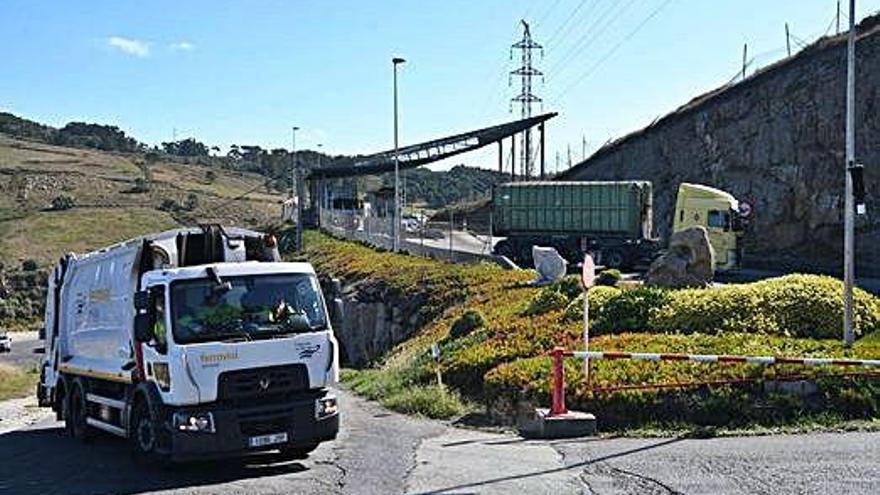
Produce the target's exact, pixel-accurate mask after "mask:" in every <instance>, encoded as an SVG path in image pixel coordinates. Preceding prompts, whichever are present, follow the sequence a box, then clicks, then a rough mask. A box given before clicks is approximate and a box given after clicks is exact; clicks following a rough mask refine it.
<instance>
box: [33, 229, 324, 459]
mask: <svg viewBox="0 0 880 495" xmlns="http://www.w3.org/2000/svg"><path fill="white" fill-rule="evenodd" d="M278 259H279V257H278V255H277V249H275V240H274V238H272V237H271V236H265V235H262V234H259V233H253V232H250V231H232V232H226V231H210V232H209V231H207V230H206V231H205V232H198V231H189V232H183V233H181V232H169V233H162V234H159V235H156V236H152V237H149V238H146V239H137V240H134V241H129V242H128V243H122V244H120V245H116V246H112V247H110V248H106V249H105V250H102V251H98V252H95V253H89V254H87V255H85V256H79V257H78V256H69V257H68V258H66V261H64V262H63V263H61V264H59V267H57V268H56V270H55V273H54V274H53V277H51V279H50V287H49V301H47V315H46V328H47V332H46V357H45V362H44V365H43V369H42V372H41V373H42V377H41V384H40V388H39V390H38V397H39V398H40V403H41V404H42V405H47V406H51V407H53V408H54V409H55V410H56V412H57V413H58V416H59V419H64V421H65V424H66V427H67V429H68V432H69V433H70V434H71V435H72V436H74V437H76V438H85V437H87V436H89V434H90V430H94V429H98V430H103V431H106V432H109V433H113V434H116V435H118V436H121V437H125V438H127V439H128V440H129V442H130V444H131V446H132V449H133V451H134V452H135V453H136V454H137V455H138V456H139V457H144V458H153V457H161V458H169V459H171V460H188V459H194V458H206V457H220V456H230V455H239V454H246V453H248V452H254V451H264V450H280V452H281V454H282V455H284V456H287V457H289V458H301V457H303V456H305V455H307V453H308V452H309V451H311V450H313V449H314V448H316V447H317V445H318V444H319V443H320V442H323V441H326V440H331V439H333V438H335V437H336V434H337V432H338V429H339V414H338V406H337V402H336V397H335V395H334V392H333V388H332V387H333V386H334V385H335V383H336V381H337V378H338V377H337V375H338V369H339V364H338V352H337V349H338V345H337V342H336V340H335V338H334V336H333V331H332V328H331V322H330V317H329V314H328V308H327V305H326V303H325V301H324V299H323V296H322V293H321V289H320V286H319V284H318V280H317V276H316V274H315V272H314V269H313V268H312V267H311V265H309V264H307V263H285V262H280V261H278Z"/></svg>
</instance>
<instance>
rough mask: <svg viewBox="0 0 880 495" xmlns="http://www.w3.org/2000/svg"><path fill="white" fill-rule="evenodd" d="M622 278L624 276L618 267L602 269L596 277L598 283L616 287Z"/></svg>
mask: <svg viewBox="0 0 880 495" xmlns="http://www.w3.org/2000/svg"><path fill="white" fill-rule="evenodd" d="M621 278H622V276H621V275H620V270H618V269H616V268H609V269H608V270H602V271H601V272H599V275H598V276H597V277H596V285H607V286H609V287H616V286H617V283H618V282H620V279H621Z"/></svg>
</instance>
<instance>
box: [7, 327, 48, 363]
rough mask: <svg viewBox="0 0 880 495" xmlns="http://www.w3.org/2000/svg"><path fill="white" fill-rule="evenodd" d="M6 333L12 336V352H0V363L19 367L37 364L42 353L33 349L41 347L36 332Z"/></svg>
mask: <svg viewBox="0 0 880 495" xmlns="http://www.w3.org/2000/svg"><path fill="white" fill-rule="evenodd" d="M7 335H9V336H10V337H12V352H4V353H0V363H6V364H11V365H14V366H19V367H30V366H37V365H39V363H40V360H42V359H43V355H42V354H37V353H35V352H34V350H36V349H38V348H41V347H43V344H42V342H41V341H40V340H38V338H37V337H38V335H37V332H9V333H8V334H7Z"/></svg>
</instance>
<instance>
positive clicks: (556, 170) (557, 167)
mask: <svg viewBox="0 0 880 495" xmlns="http://www.w3.org/2000/svg"><path fill="white" fill-rule="evenodd" d="M553 172H554V173H557V174H558V173H559V150H556V168H555V169H554V170H553Z"/></svg>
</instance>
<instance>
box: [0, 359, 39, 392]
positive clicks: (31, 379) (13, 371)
mask: <svg viewBox="0 0 880 495" xmlns="http://www.w3.org/2000/svg"><path fill="white" fill-rule="evenodd" d="M38 380H39V373H37V370H36V369H32V370H27V371H25V370H22V369H20V368H16V367H13V366H10V365H8V364H3V363H0V400H6V399H15V398H18V397H25V396H27V395H30V394H32V393H33V391H34V387H36V385H37V381H38Z"/></svg>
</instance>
